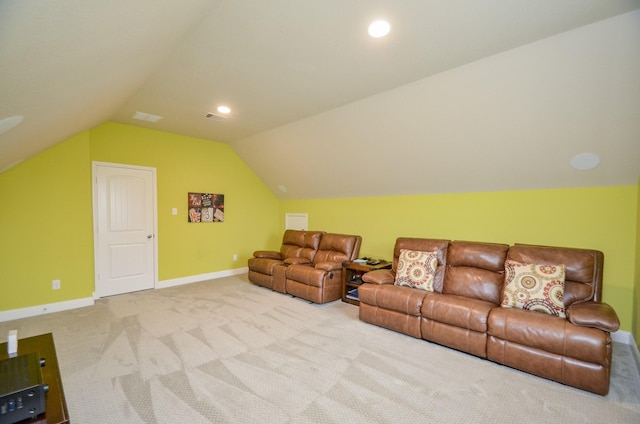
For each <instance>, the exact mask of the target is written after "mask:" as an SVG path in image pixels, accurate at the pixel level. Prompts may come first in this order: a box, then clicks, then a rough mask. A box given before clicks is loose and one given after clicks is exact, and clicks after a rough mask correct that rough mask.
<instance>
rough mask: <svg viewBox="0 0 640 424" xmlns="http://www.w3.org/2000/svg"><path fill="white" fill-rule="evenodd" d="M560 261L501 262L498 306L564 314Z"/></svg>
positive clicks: (562, 275) (562, 315)
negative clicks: (501, 274)
mask: <svg viewBox="0 0 640 424" xmlns="http://www.w3.org/2000/svg"><path fill="white" fill-rule="evenodd" d="M564 274H565V266H564V265H549V264H522V263H520V262H516V261H511V260H507V261H506V262H505V284H504V291H503V295H502V306H504V307H508V308H519V309H526V310H529V311H536V312H544V313H547V314H549V315H554V316H557V317H561V318H564V317H565V309H564V303H563V296H564Z"/></svg>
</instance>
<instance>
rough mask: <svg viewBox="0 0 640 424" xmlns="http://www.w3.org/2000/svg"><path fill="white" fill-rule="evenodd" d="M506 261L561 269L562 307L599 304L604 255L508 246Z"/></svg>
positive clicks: (566, 249)
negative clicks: (563, 272) (588, 301)
mask: <svg viewBox="0 0 640 424" xmlns="http://www.w3.org/2000/svg"><path fill="white" fill-rule="evenodd" d="M507 259H510V260H513V261H517V262H521V263H524V264H547V265H564V266H565V277H564V283H565V284H564V305H565V307H567V306H569V305H571V304H573V303H579V302H584V301H587V300H593V301H596V302H601V301H602V269H603V267H604V254H603V253H602V252H600V251H598V250H588V249H575V248H569V247H550V246H533V245H528V244H516V245H514V246H511V248H510V249H509V253H508V254H507Z"/></svg>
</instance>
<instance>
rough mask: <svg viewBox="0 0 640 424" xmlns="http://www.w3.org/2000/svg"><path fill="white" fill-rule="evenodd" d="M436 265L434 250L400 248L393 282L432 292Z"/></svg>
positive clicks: (436, 258)
mask: <svg viewBox="0 0 640 424" xmlns="http://www.w3.org/2000/svg"><path fill="white" fill-rule="evenodd" d="M437 266H438V256H437V254H436V252H421V251H417V250H407V249H401V250H400V256H399V257H398V268H397V270H396V281H395V283H394V284H395V285H396V286H407V287H414V288H416V289H421V290H426V291H431V292H432V291H433V280H434V278H435V275H436V267H437Z"/></svg>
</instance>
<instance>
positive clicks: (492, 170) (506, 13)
mask: <svg viewBox="0 0 640 424" xmlns="http://www.w3.org/2000/svg"><path fill="white" fill-rule="evenodd" d="M380 18H383V19H386V20H388V21H389V22H390V23H391V32H390V33H389V35H388V36H386V37H383V38H379V39H374V38H371V37H369V36H368V34H367V26H368V25H369V23H370V22H371V21H373V20H375V19H380ZM638 75H640V0H609V1H602V0H535V1H530V0H452V1H444V0H395V1H394V0H387V1H382V0H322V1H320V0H318V1H316V0H269V1H262V0H109V1H97V0H20V1H9V0H0V132H1V131H3V130H5V132H4V133H2V134H0V170H3V169H8V168H9V167H11V166H13V165H14V164H16V163H19V162H20V161H23V160H25V159H28V158H29V157H32V156H33V155H36V154H38V153H39V152H41V151H43V150H44V149H47V148H48V147H50V146H52V145H54V144H56V143H59V142H61V141H63V140H65V139H66V138H68V137H70V136H72V135H74V134H77V133H79V132H81V131H84V130H87V129H90V128H93V127H95V126H97V125H100V124H101V123H104V122H107V121H115V122H119V123H125V124H130V125H137V126H142V127H146V128H153V129H158V130H161V131H167V132H173V133H178V134H184V135H189V136H194V137H199V138H203V139H208V140H212V141H217V142H223V143H228V144H229V145H230V146H231V147H232V148H233V149H234V150H235V151H236V152H237V153H238V154H239V155H240V157H242V158H243V160H245V162H246V163H247V164H248V165H249V166H250V167H251V168H252V169H253V170H254V172H256V174H257V175H258V176H259V177H260V178H261V179H262V180H263V181H264V182H265V183H266V184H267V185H268V186H269V187H270V188H271V189H272V190H273V192H274V193H275V194H276V195H277V196H279V197H280V198H314V197H343V196H365V195H388V194H409V193H438V192H461V191H493V190H510V189H532V188H550V187H579V186H598V185H622V184H636V183H637V178H638V176H639V175H640V124H639V122H640V78H639V77H638ZM219 105H227V106H229V107H230V108H231V113H230V114H229V115H228V116H227V117H224V118H221V119H217V120H211V119H206V118H204V115H205V114H206V113H208V112H213V113H216V114H217V112H216V107H217V106H219ZM136 112H144V113H148V114H153V115H158V116H162V117H163V118H162V119H161V120H160V121H158V122H156V123H151V122H146V121H139V120H135V119H133V118H132V116H133V115H134V114H135V113H136ZM12 117H22V118H23V119H22V121H21V122H19V121H20V118H14V119H13V120H12ZM18 122H19V123H18ZM14 123H17V124H18V125H17V126H15V128H12V129H9V127H11V126H12V124H14ZM580 153H593V154H596V155H598V157H599V158H600V161H601V162H600V165H599V166H598V167H597V168H595V169H594V170H591V171H580V170H576V169H574V168H572V167H571V166H570V161H571V159H572V158H573V157H574V156H575V155H577V154H580ZM0 172H1V171H0Z"/></svg>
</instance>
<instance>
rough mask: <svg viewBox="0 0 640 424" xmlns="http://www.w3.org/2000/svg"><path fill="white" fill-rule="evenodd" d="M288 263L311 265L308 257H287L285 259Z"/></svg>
mask: <svg viewBox="0 0 640 424" xmlns="http://www.w3.org/2000/svg"><path fill="white" fill-rule="evenodd" d="M283 262H284V263H285V264H286V265H311V261H310V260H309V259H307V258H287V259H285V260H284V261H283Z"/></svg>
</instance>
